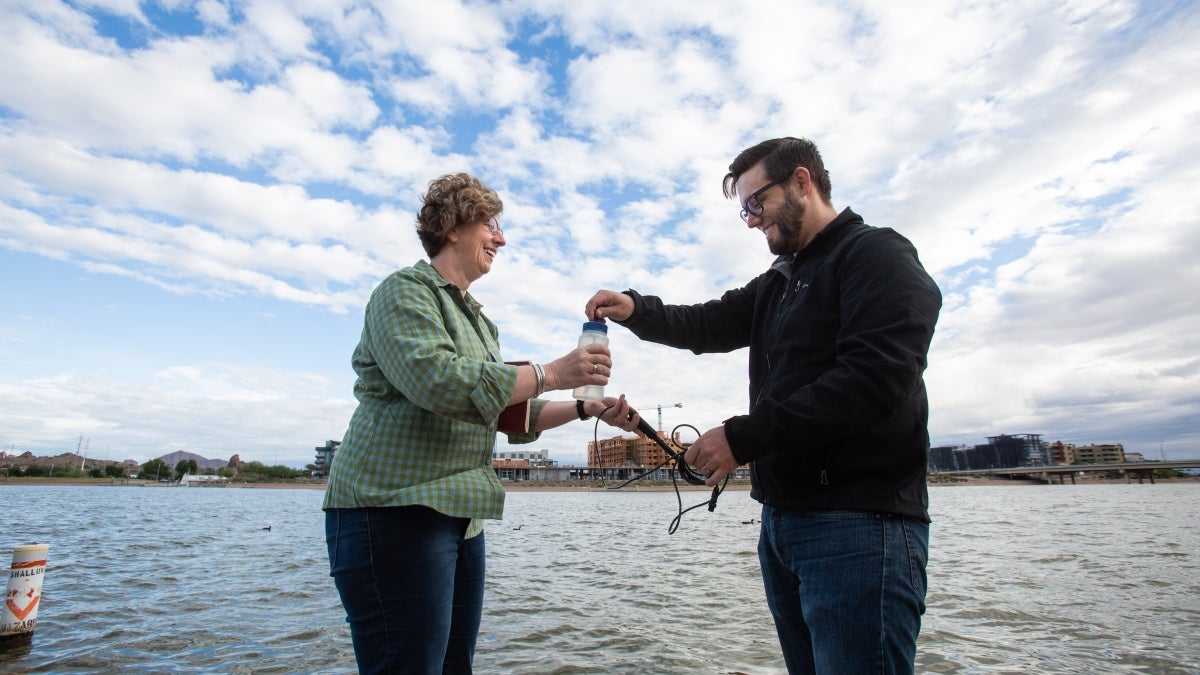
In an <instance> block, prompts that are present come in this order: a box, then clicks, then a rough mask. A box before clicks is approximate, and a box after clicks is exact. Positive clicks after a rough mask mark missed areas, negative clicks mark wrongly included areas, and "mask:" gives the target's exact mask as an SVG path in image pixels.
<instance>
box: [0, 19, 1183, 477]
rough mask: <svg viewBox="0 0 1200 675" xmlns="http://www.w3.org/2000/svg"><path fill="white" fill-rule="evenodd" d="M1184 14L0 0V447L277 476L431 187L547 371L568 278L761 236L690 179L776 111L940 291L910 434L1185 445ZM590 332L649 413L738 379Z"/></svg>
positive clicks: (504, 316)
mask: <svg viewBox="0 0 1200 675" xmlns="http://www.w3.org/2000/svg"><path fill="white" fill-rule="evenodd" d="M918 7H919V9H918ZM1197 35H1200V7H1198V6H1197V4H1196V3H1194V2H1188V1H1184V2H1159V1H1148V2H1131V1H1128V0H1067V1H1062V2H1054V1H1051V0H1041V1H1027V0H982V1H981V0H970V1H957V0H927V1H925V2H922V3H919V5H918V4H913V3H897V2H894V1H893V0H859V1H855V2H837V3H833V2H813V1H810V0H797V1H793V0H787V1H784V0H770V1H762V2H756V1H753V0H748V1H746V2H736V3H733V2H728V1H726V0H660V1H655V2H645V1H644V0H640V1H637V2H635V1H632V0H608V1H607V2H603V3H599V2H596V3H592V2H577V1H575V0H506V1H501V2H466V3H462V2H458V1H456V0H445V1H442V0H438V1H432V0H395V1H393V2H378V3H371V2H364V1H351V0H286V1H285V0H246V1H242V2H231V1H221V0H159V1H157V2H138V1H137V0H91V1H88V0H82V1H79V2H59V1H57V0H0V450H4V451H16V452H23V451H26V450H28V451H32V452H34V453H35V454H38V455H53V454H58V453H60V452H67V451H75V449H76V448H77V447H79V446H80V445H82V446H83V447H84V448H86V450H87V452H86V454H88V455H89V456H92V457H97V458H100V459H104V458H108V459H125V458H132V459H136V460H138V461H145V460H147V459H150V458H152V457H156V456H159V455H162V454H164V453H167V452H172V451H175V450H187V451H191V452H195V453H198V454H201V455H204V456H205V457H209V458H220V459H227V458H228V457H229V456H230V455H233V454H234V453H238V454H240V455H241V456H242V458H243V459H247V460H258V461H262V462H265V463H268V464H287V465H291V466H303V465H305V464H307V463H309V462H311V461H312V458H313V452H312V449H313V447H314V446H317V445H321V444H323V443H324V442H325V440H327V439H335V440H336V439H340V438H341V437H342V434H343V432H344V431H345V426H346V423H347V421H348V419H349V417H350V414H351V412H352V411H353V408H354V405H355V401H354V398H353V396H352V394H351V388H352V386H353V382H354V378H353V372H352V371H351V369H350V353H351V351H352V350H353V348H354V346H355V344H356V343H357V340H358V336H359V333H360V331H361V324H362V308H363V305H364V303H365V301H366V299H367V297H368V295H369V293H370V292H371V290H372V288H373V287H374V286H375V285H376V284H377V283H378V282H379V281H380V279H382V278H383V277H384V276H386V275H387V274H388V273H389V272H391V271H392V270H394V269H396V268H398V267H402V266H406V265H410V264H412V263H414V262H415V261H416V260H418V259H420V258H421V257H422V255H423V253H422V251H421V248H420V245H419V243H418V241H417V238H416V235H415V234H414V231H413V222H414V221H413V214H414V213H415V209H416V206H417V204H418V202H419V199H420V195H421V193H422V192H423V190H424V188H425V186H426V185H427V183H428V181H429V180H430V179H432V178H434V177H436V176H438V175H441V174H443V173H447V172H453V171H469V172H472V173H475V174H477V175H478V176H480V177H481V178H483V179H484V180H485V181H486V182H488V183H489V184H490V185H492V186H493V187H494V188H496V190H497V191H498V192H499V193H500V195H501V197H502V198H503V199H504V201H505V214H504V217H503V225H504V229H505V233H506V235H507V238H508V246H507V247H505V248H504V249H503V250H502V252H501V255H500V257H499V258H498V259H497V262H496V264H495V266H494V267H493V270H492V272H491V273H490V274H489V275H487V276H486V277H484V278H482V279H480V280H479V281H477V282H476V283H475V284H474V285H473V286H472V287H471V292H472V293H473V294H474V295H475V296H476V297H477V298H478V299H479V300H480V301H481V302H483V303H484V305H485V311H486V312H487V313H488V315H489V316H490V317H492V318H493V319H494V320H495V321H496V322H497V323H498V324H499V326H500V329H501V333H502V343H503V347H504V352H505V356H506V358H510V359H516V358H531V359H534V360H539V361H549V360H552V359H554V358H557V357H558V356H561V355H562V354H563V353H565V352H566V351H568V350H570V349H571V348H573V347H574V345H575V341H576V337H577V335H578V332H579V327H580V323H581V321H583V320H584V318H585V317H584V313H583V306H584V303H585V301H586V300H587V298H588V297H589V296H590V295H591V294H592V293H593V292H594V291H595V290H596V289H597V288H602V287H605V288H613V289H618V290H620V289H625V288H629V287H632V288H636V289H638V290H640V291H642V292H644V293H650V294H656V295H660V296H662V297H664V298H665V299H666V300H667V301H669V302H698V301H702V300H706V299H709V298H711V297H715V296H717V295H719V294H720V293H721V292H722V291H724V290H725V289H728V288H732V287H736V286H740V285H742V284H743V283H745V282H746V281H747V280H749V279H750V278H752V277H753V276H754V275H756V274H758V273H759V272H760V271H762V270H763V269H764V268H765V267H766V266H767V265H769V263H770V260H771V256H770V254H769V253H768V252H767V250H766V245H765V243H764V241H763V237H762V235H761V234H760V233H759V232H758V231H756V230H750V229H747V228H746V227H745V226H744V225H743V223H742V222H741V220H739V219H738V216H737V210H738V207H737V205H736V204H735V203H734V202H732V201H729V200H726V199H725V198H724V197H723V196H722V194H721V179H722V177H723V176H724V174H725V172H726V170H727V168H728V165H729V162H730V161H731V160H732V158H733V157H734V156H735V155H736V154H737V153H738V152H739V151H740V150H742V149H743V148H745V147H747V146H749V145H753V144H754V143H757V142H758V141H761V140H764V139H767V138H773V137H778V136H787V135H793V136H804V137H807V138H810V139H812V140H814V141H815V142H816V143H817V144H818V145H819V146H820V148H821V150H822V153H823V154H824V156H825V160H826V164H827V165H828V167H829V169H830V172H831V174H832V179H833V197H834V206H835V207H836V208H839V209H840V208H844V207H847V206H850V207H853V208H854V209H855V210H856V211H858V212H859V213H861V214H862V215H863V216H864V217H865V218H866V220H867V222H868V223H871V224H873V225H878V226H888V227H892V228H895V229H896V230H898V231H899V232H901V233H903V234H904V235H906V236H907V237H909V238H910V239H911V240H912V241H913V242H914V243H915V244H916V245H917V247H918V249H919V250H920V252H921V257H922V260H923V262H924V264H925V265H926V267H927V268H928V269H929V271H930V272H931V274H932V275H933V276H934V278H935V279H936V280H937V282H938V284H939V285H940V286H941V288H942V291H943V293H944V295H945V307H944V310H943V313H942V317H941V320H940V322H939V325H938V329H937V335H936V337H935V339H934V344H933V348H932V351H931V353H930V367H929V370H928V372H927V373H926V379H927V383H928V386H929V390H930V398H931V404H932V417H931V420H930V432H931V436H932V441H933V443H934V444H935V445H951V444H967V445H972V444H976V443H983V442H986V438H987V437H988V436H991V435H997V434H1002V433H1010V434H1023V433H1036V434H1041V435H1042V437H1043V438H1044V439H1045V440H1049V441H1053V440H1062V441H1066V442H1072V443H1077V444H1084V443H1118V442H1119V443H1124V444H1125V448H1126V450H1127V451H1138V452H1143V453H1145V454H1146V455H1148V456H1150V457H1152V458H1158V457H1160V456H1165V457H1167V458H1192V457H1197V456H1200V434H1198V424H1197V423H1198V421H1200V415H1198V412H1197V411H1198V410H1200V301H1197V300H1196V297H1197V296H1198V294H1197V292H1196V290H1195V289H1196V288H1197V287H1198V286H1200V264H1198V263H1197V261H1196V255H1197V253H1198V252H1200V227H1198V225H1200V223H1198V220H1200V216H1198V214H1200V209H1198V208H1197V207H1198V206H1200V203H1198V202H1200V199H1197V198H1196V197H1195V196H1194V195H1195V194H1196V187H1195V186H1196V185H1197V184H1198V183H1200V134H1197V133H1196V132H1197V129H1200V86H1197V83H1200V40H1197V39H1196V36H1197ZM611 339H612V349H613V352H614V358H615V360H616V369H615V373H614V376H613V379H612V381H611V382H610V384H609V387H608V391H609V393H619V392H624V393H625V394H626V395H627V396H628V397H629V398H630V399H631V400H632V401H633V403H634V405H635V406H638V407H640V408H642V409H643V410H644V411H646V412H647V414H648V415H649V416H650V418H651V420H652V421H655V422H657V412H656V409H655V407H656V406H659V405H663V406H666V407H664V408H663V409H662V417H663V424H664V426H666V427H667V428H671V427H673V426H675V425H678V424H691V425H694V426H696V427H698V428H700V429H701V430H704V429H708V428H710V427H712V426H715V425H716V424H719V422H720V420H722V419H724V418H725V417H728V416H730V415H733V414H737V413H739V412H743V411H744V410H745V409H746V405H747V394H746V386H747V380H746V373H745V360H746V354H745V352H744V351H743V352H737V353H733V354H728V355H720V356H702V357H697V356H694V355H692V354H691V353H690V352H676V351H674V350H670V349H667V348H664V347H659V346H656V345H649V344H643V343H640V342H638V341H637V340H635V339H634V338H632V336H631V335H630V334H629V333H628V332H626V331H624V329H621V328H619V327H615V328H613V329H612V331H611ZM550 397H551V398H561V399H566V398H568V397H569V392H554V393H552V394H550ZM676 403H679V404H682V407H674V404H676ZM606 429H607V428H602V429H601V434H602V436H607V435H611V434H608V433H607V431H606ZM592 434H593V428H592V426H591V425H590V424H584V423H576V424H573V425H571V426H569V427H566V428H563V429H559V430H555V431H552V432H549V433H547V434H545V435H544V436H543V438H542V440H541V441H540V442H539V443H538V444H536V445H534V446H527V447H532V448H534V449H539V448H546V449H549V450H550V451H551V456H552V457H553V458H555V459H557V460H558V461H559V462H561V463H575V462H582V461H583V459H584V457H585V451H586V442H587V441H588V440H590V439H591V438H592ZM686 435H687V433H685V436H686ZM499 449H501V450H505V449H517V448H514V447H512V446H508V445H507V444H506V443H505V442H504V440H503V438H501V439H500V448H499Z"/></svg>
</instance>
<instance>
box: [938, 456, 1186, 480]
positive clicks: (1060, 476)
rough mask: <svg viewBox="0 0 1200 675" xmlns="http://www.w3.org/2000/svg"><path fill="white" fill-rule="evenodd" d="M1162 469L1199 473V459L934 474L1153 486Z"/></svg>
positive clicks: (941, 474)
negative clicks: (1105, 476)
mask: <svg viewBox="0 0 1200 675" xmlns="http://www.w3.org/2000/svg"><path fill="white" fill-rule="evenodd" d="M1159 469H1200V459H1176V460H1171V461H1162V462H1104V463H1100V464H1056V465H1054V466H1017V467H1010V468H1006V469H968V470H966V471H935V472H933V473H934V474H936V475H938V476H978V475H980V474H987V475H989V476H1007V477H1009V478H1026V479H1028V478H1032V479H1035V480H1044V481H1046V482H1047V483H1052V482H1054V481H1055V480H1057V481H1058V484H1059V485H1062V484H1063V483H1065V482H1066V478H1067V477H1070V478H1071V484H1072V485H1074V484H1075V476H1076V475H1078V474H1080V473H1092V472H1095V473H1112V472H1114V471H1116V472H1119V473H1120V474H1121V475H1123V476H1125V482H1126V483H1130V482H1132V478H1131V477H1134V478H1137V481H1138V482H1139V483H1143V482H1145V480H1146V479H1147V478H1149V479H1150V483H1151V484H1153V483H1154V472H1155V471H1157V470H1159Z"/></svg>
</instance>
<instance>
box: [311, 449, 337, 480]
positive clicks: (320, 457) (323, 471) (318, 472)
mask: <svg viewBox="0 0 1200 675" xmlns="http://www.w3.org/2000/svg"><path fill="white" fill-rule="evenodd" d="M341 444H342V442H341V441H325V445H318V446H317V447H316V453H317V458H316V459H315V460H313V466H315V467H316V469H314V470H313V476H328V475H329V468H330V467H331V466H333V455H334V454H335V453H336V452H337V449H338V446H339V445H341Z"/></svg>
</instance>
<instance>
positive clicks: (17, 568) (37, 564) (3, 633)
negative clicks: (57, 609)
mask: <svg viewBox="0 0 1200 675" xmlns="http://www.w3.org/2000/svg"><path fill="white" fill-rule="evenodd" d="M49 550H50V545H49V544H25V545H22V546H18V547H16V548H14V549H13V559H12V567H11V568H10V569H9V572H8V593H6V594H5V596H4V610H3V612H0V617H2V618H3V623H0V638H8V637H19V636H22V635H32V634H33V626H34V624H35V623H37V612H38V604H40V601H41V599H42V579H44V578H45V576H46V552H47V551H49Z"/></svg>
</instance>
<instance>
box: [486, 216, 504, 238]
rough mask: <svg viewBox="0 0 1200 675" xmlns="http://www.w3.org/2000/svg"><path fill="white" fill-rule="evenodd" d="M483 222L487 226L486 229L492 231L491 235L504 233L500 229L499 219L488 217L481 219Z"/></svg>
mask: <svg viewBox="0 0 1200 675" xmlns="http://www.w3.org/2000/svg"><path fill="white" fill-rule="evenodd" d="M483 224H484V225H486V226H487V229H488V231H489V232H491V233H492V236H493V237H494V236H496V235H497V234H501V235H502V234H504V230H502V229H500V220H499V219H498V218H488V219H487V220H485V221H483Z"/></svg>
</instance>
